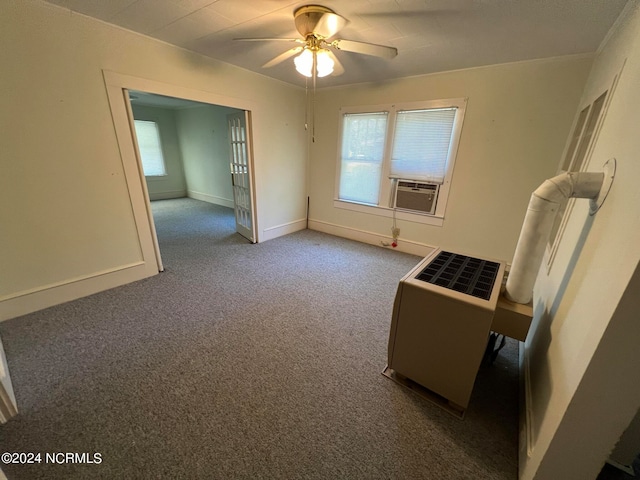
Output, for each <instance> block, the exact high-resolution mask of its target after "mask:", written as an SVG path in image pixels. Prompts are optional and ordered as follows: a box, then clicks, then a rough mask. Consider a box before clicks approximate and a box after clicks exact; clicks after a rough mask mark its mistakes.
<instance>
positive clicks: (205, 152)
mask: <svg viewBox="0 0 640 480" xmlns="http://www.w3.org/2000/svg"><path fill="white" fill-rule="evenodd" d="M240 111H241V110H237V109H233V108H226V107H219V106H211V105H206V106H202V107H196V108H186V109H182V110H178V111H177V112H176V118H177V126H178V134H179V136H180V150H181V152H182V160H183V162H184V170H185V175H186V180H187V189H188V195H189V197H192V198H197V199H198V200H203V201H205V202H210V203H216V204H218V205H224V206H226V207H231V208H233V188H232V186H231V173H230V170H229V161H230V158H229V136H228V126H227V115H228V114H231V113H235V112H240Z"/></svg>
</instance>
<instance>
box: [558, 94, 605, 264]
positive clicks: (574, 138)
mask: <svg viewBox="0 0 640 480" xmlns="http://www.w3.org/2000/svg"><path fill="white" fill-rule="evenodd" d="M606 99H607V91H605V92H604V93H603V94H602V95H600V96H599V97H598V98H597V99H596V100H595V101H594V102H593V103H592V104H591V105H588V106H586V107H585V108H584V109H582V110H581V111H580V114H579V115H578V119H577V121H576V125H575V127H574V130H573V132H572V134H571V138H570V141H569V145H568V146H567V150H566V152H565V154H564V158H563V159H562V164H561V166H560V170H559V171H558V174H560V173H563V172H581V171H583V170H584V169H585V168H586V166H587V163H588V162H587V159H588V157H589V155H588V154H589V153H590V152H591V149H592V147H593V144H594V139H595V137H596V133H597V129H598V127H599V125H600V117H601V116H602V112H603V110H604V106H605V102H606ZM574 202H575V200H574V199H569V200H566V201H565V202H564V203H563V204H562V205H560V207H559V208H558V213H557V214H556V218H555V221H554V224H553V227H552V230H551V234H550V235H549V243H548V250H549V265H551V263H552V262H553V258H554V257H555V253H556V250H557V249H558V245H559V243H560V238H561V237H562V232H563V231H564V227H565V225H566V223H567V219H568V217H569V213H570V212H571V209H572V208H573V203H574Z"/></svg>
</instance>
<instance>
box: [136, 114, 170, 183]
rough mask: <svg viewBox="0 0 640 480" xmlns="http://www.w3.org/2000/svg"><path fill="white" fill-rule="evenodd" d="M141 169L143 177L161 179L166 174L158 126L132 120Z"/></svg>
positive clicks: (152, 123) (153, 123) (148, 122)
mask: <svg viewBox="0 0 640 480" xmlns="http://www.w3.org/2000/svg"><path fill="white" fill-rule="evenodd" d="M134 125H135V129H136V138H137V139H138V148H139V149H140V158H141V159H142V169H143V170H144V176H145V177H161V176H163V175H166V174H167V169H166V168H165V164H164V157H163V155H162V146H161V145H160V132H159V131H158V124H157V123H156V122H150V121H147V120H134Z"/></svg>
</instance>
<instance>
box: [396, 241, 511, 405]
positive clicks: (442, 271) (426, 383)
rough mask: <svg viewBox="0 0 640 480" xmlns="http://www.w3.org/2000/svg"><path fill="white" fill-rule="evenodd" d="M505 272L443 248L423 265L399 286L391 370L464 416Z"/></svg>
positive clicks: (498, 265)
mask: <svg viewBox="0 0 640 480" xmlns="http://www.w3.org/2000/svg"><path fill="white" fill-rule="evenodd" d="M504 269H505V265H504V263H503V262H500V261H496V260H488V259H481V258H475V257H470V256H467V255H462V254H458V253H452V252H447V251H443V250H441V249H436V250H435V251H434V252H433V253H432V254H431V255H429V256H428V257H426V258H425V259H424V260H423V261H422V262H420V263H419V264H418V265H417V266H416V267H415V268H414V269H413V270H411V271H410V272H409V273H408V274H407V275H405V277H404V278H403V279H402V280H401V281H400V284H399V285H398V292H397V294H396V299H395V303H394V308H393V318H392V321H391V332H390V335H389V350H388V353H389V358H388V361H389V363H388V369H391V370H392V371H393V372H394V374H398V375H400V376H401V377H403V378H407V379H410V380H412V381H414V382H416V383H418V384H419V385H421V386H423V387H425V388H427V389H429V390H430V391H431V392H434V393H436V394H438V395H440V396H441V397H444V399H446V400H448V402H449V405H450V407H452V408H453V409H454V410H457V411H458V412H460V413H462V412H464V410H465V409H466V408H467V406H468V404H469V398H470V396H471V391H472V390H473V384H474V382H475V378H476V374H477V372H478V368H479V367H480V363H481V361H482V358H483V355H484V352H485V348H486V346H487V340H488V338H489V334H490V332H491V325H492V322H493V317H494V313H495V311H496V306H497V303H498V297H499V295H500V286H501V284H502V278H503V276H504ZM385 374H386V373H385ZM388 376H389V375H388ZM391 378H393V377H391Z"/></svg>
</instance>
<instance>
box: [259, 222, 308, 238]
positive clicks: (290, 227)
mask: <svg viewBox="0 0 640 480" xmlns="http://www.w3.org/2000/svg"><path fill="white" fill-rule="evenodd" d="M306 228H307V220H306V219H304V218H303V219H301V220H294V221H293V222H288V223H283V224H282V225H276V226H275V227H269V228H265V229H264V230H262V235H261V236H260V242H264V241H267V240H272V239H274V238H278V237H282V236H284V235H289V234H290V233H294V232H298V231H300V230H304V229H306Z"/></svg>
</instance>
